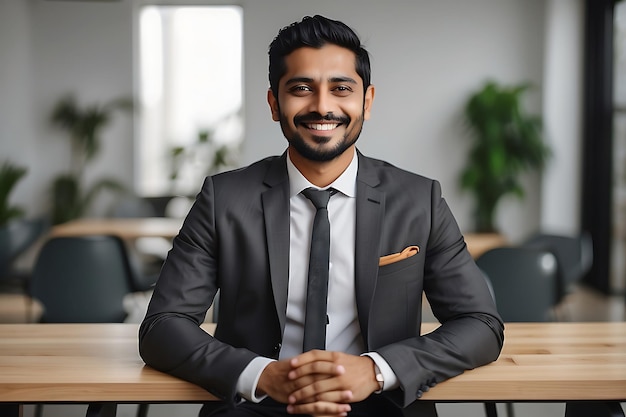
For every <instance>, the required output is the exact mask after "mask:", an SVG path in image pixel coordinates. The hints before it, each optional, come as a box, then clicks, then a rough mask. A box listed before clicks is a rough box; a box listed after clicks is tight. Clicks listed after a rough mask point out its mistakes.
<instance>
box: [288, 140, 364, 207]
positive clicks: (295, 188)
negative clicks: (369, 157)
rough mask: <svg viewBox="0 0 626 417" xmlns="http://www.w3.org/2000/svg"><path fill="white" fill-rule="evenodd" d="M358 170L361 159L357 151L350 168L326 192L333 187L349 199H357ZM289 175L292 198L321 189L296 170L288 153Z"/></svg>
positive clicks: (290, 195)
mask: <svg viewBox="0 0 626 417" xmlns="http://www.w3.org/2000/svg"><path fill="white" fill-rule="evenodd" d="M358 169H359V158H358V157H357V153H356V151H354V155H353V156H352V161H351V162H350V165H348V168H346V170H345V171H344V172H343V173H342V174H341V175H340V176H339V177H338V178H337V179H336V180H335V181H333V182H332V183H331V184H330V185H329V186H328V187H325V188H323V189H324V190H325V189H328V188H331V187H332V188H334V189H335V190H337V191H339V192H341V193H342V194H344V195H346V196H348V197H356V174H357V171H358ZM287 174H288V175H289V197H290V198H291V197H293V196H295V195H298V194H300V192H302V190H304V189H307V188H309V187H313V188H316V189H319V187H316V186H315V185H313V184H311V183H310V182H309V180H307V179H306V178H305V177H304V175H302V174H301V173H300V171H298V168H296V166H295V165H294V164H293V162H291V158H290V157H289V152H287Z"/></svg>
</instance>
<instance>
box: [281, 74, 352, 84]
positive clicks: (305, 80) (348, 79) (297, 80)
mask: <svg viewBox="0 0 626 417" xmlns="http://www.w3.org/2000/svg"><path fill="white" fill-rule="evenodd" d="M314 81H315V80H314V79H313V78H309V77H293V78H290V79H288V80H287V81H286V82H285V85H291V84H297V83H312V82H314ZM328 81H329V82H331V83H350V84H357V82H356V80H355V79H354V78H351V77H345V76H340V77H330V78H329V79H328Z"/></svg>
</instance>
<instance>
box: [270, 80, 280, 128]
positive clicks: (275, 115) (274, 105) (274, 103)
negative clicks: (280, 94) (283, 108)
mask: <svg viewBox="0 0 626 417" xmlns="http://www.w3.org/2000/svg"><path fill="white" fill-rule="evenodd" d="M267 104H269V105H270V110H271V112H272V120H273V121H275V122H278V121H280V111H279V108H278V100H277V99H276V97H274V94H273V93H272V89H271V88H268V89H267Z"/></svg>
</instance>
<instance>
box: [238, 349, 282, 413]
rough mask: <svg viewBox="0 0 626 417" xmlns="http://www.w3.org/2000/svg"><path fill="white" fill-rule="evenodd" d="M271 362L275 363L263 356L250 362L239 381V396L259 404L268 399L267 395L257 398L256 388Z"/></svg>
mask: <svg viewBox="0 0 626 417" xmlns="http://www.w3.org/2000/svg"><path fill="white" fill-rule="evenodd" d="M270 362H274V359H269V358H264V357H261V356H259V357H256V358H254V359H252V361H250V363H249V364H248V366H246V367H245V369H244V370H243V372H242V373H241V375H239V379H238V380H237V392H238V393H239V395H241V396H242V397H243V398H245V399H246V400H248V401H250V402H253V403H259V402H261V401H263V400H264V399H265V398H266V397H267V395H261V396H257V395H256V387H257V384H258V383H259V378H260V377H261V373H262V372H263V370H264V369H265V367H266V366H267V365H268V364H269V363H270Z"/></svg>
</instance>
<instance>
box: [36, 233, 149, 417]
mask: <svg viewBox="0 0 626 417" xmlns="http://www.w3.org/2000/svg"><path fill="white" fill-rule="evenodd" d="M137 285H138V284H137V283H136V276H135V274H134V272H133V268H132V266H131V263H130V261H129V259H128V256H127V252H126V247H125V246H124V242H123V241H122V240H121V239H120V238H118V237H116V236H106V235H97V236H72V237H53V238H51V239H49V240H48V241H46V242H45V243H44V245H43V247H42V249H41V251H40V253H39V256H38V257H37V260H36V262H35V267H34V269H33V274H32V282H31V294H32V296H33V297H34V298H36V299H38V300H39V301H40V302H41V304H42V305H43V310H44V311H43V315H42V318H41V321H42V322H44V323H121V322H123V321H124V320H125V319H126V317H127V315H128V313H127V311H126V310H125V308H124V303H123V302H124V297H125V296H126V295H127V294H129V293H130V292H133V291H134V289H135V288H136V286H137ZM147 410H148V404H140V405H139V408H138V410H137V416H139V417H141V416H146V415H147ZM41 411H42V409H41V407H37V408H36V415H38V416H40V415H41Z"/></svg>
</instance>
